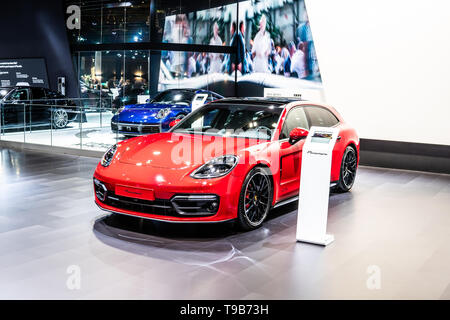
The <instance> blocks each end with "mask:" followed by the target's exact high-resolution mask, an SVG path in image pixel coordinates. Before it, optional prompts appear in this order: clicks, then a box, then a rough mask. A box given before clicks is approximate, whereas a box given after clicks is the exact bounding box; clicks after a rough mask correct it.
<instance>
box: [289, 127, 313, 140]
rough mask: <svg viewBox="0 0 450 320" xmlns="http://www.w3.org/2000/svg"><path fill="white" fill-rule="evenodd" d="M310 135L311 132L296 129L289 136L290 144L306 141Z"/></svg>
mask: <svg viewBox="0 0 450 320" xmlns="http://www.w3.org/2000/svg"><path fill="white" fill-rule="evenodd" d="M308 134H309V131H308V130H306V129H303V128H294V129H293V130H292V131H291V133H290V134H289V142H290V143H291V144H295V143H297V142H298V141H300V140H302V139H305V138H306V137H307V136H308Z"/></svg>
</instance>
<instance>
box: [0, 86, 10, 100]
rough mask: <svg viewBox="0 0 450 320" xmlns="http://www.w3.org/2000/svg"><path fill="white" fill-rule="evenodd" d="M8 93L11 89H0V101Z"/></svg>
mask: <svg viewBox="0 0 450 320" xmlns="http://www.w3.org/2000/svg"><path fill="white" fill-rule="evenodd" d="M10 91H11V89H7V88H0V99H3V98H4V97H5V96H6V95H7V94H8V93H9V92H10Z"/></svg>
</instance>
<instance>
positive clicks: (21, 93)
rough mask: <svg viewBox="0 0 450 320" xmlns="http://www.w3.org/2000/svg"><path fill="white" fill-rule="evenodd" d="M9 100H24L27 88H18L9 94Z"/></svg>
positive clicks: (26, 95) (26, 98) (26, 96)
mask: <svg viewBox="0 0 450 320" xmlns="http://www.w3.org/2000/svg"><path fill="white" fill-rule="evenodd" d="M9 100H12V101H25V100H29V98H28V89H18V90H16V91H15V92H14V93H13V94H11V95H10V96H9Z"/></svg>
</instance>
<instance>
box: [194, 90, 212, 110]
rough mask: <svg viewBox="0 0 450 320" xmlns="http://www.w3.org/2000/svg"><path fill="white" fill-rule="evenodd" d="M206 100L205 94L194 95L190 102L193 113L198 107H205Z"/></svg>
mask: <svg viewBox="0 0 450 320" xmlns="http://www.w3.org/2000/svg"><path fill="white" fill-rule="evenodd" d="M206 99H208V94H207V93H198V94H196V95H195V97H194V99H193V100H192V111H195V110H197V109H198V108H200V107H203V106H204V105H205V102H206Z"/></svg>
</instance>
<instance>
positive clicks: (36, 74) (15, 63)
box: [0, 58, 48, 88]
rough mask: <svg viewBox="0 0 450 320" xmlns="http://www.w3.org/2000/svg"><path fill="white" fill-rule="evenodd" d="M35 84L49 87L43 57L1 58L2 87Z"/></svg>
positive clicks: (0, 74)
mask: <svg viewBox="0 0 450 320" xmlns="http://www.w3.org/2000/svg"><path fill="white" fill-rule="evenodd" d="M14 86H33V87H44V88H48V76H47V67H46V64H45V60H44V59H43V58H33V59H0V87H14Z"/></svg>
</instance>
